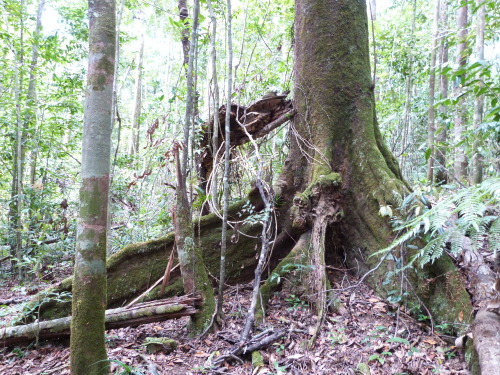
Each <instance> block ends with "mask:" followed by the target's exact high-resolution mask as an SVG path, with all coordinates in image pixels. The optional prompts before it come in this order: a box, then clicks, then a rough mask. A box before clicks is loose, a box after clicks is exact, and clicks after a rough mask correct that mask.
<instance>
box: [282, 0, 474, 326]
mask: <svg viewBox="0 0 500 375" xmlns="http://www.w3.org/2000/svg"><path fill="white" fill-rule="evenodd" d="M367 24H368V22H367V14H366V4H365V1H362V0H357V1H348V0H335V1H334V0H329V1H319V0H300V1H297V2H296V7H295V77H296V78H295V102H294V109H295V110H296V111H297V114H296V115H295V117H294V124H293V127H292V138H291V145H290V154H289V157H288V158H287V160H286V162H285V165H284V166H283V169H282V170H283V172H282V175H281V177H280V180H279V182H278V186H277V187H276V195H277V196H278V197H280V201H282V202H284V204H283V206H282V207H281V208H280V213H279V217H280V218H282V222H281V223H280V225H281V226H280V230H281V231H282V232H287V233H290V234H291V236H292V237H293V239H294V240H295V241H297V240H298V239H300V238H301V237H302V236H304V235H306V236H308V237H309V236H310V240H309V241H308V242H309V245H307V244H306V245H304V244H303V242H304V241H302V247H303V249H305V251H306V252H305V254H303V255H304V256H305V257H308V259H309V264H311V265H313V267H314V272H311V273H310V275H309V282H305V283H304V284H307V285H311V286H313V289H316V290H312V291H310V292H314V294H313V296H319V297H320V298H321V299H318V300H316V301H315V302H316V306H317V309H318V312H319V313H322V310H323V309H324V307H325V300H326V295H325V291H324V290H318V289H321V288H323V287H324V285H325V281H324V277H325V276H324V275H325V272H324V262H325V261H324V260H323V259H325V260H326V258H329V257H332V256H335V254H336V255H338V256H340V257H341V258H345V259H346V262H347V265H348V267H350V268H353V269H355V270H357V272H358V274H359V275H364V274H365V273H367V272H368V271H369V270H371V269H373V268H374V267H375V266H377V264H378V263H379V262H380V257H377V256H371V255H372V254H374V253H375V252H376V251H377V250H378V249H382V248H384V247H386V246H387V245H388V244H389V243H390V242H391V240H392V238H393V236H394V234H393V233H392V229H391V224H390V220H389V219H390V218H389V217H383V216H381V215H380V214H379V212H382V211H381V209H382V208H385V207H387V206H389V207H392V208H396V207H399V206H400V205H401V202H402V200H403V197H404V195H405V194H407V193H409V192H410V191H409V188H408V186H407V184H406V183H405V181H404V180H403V178H402V175H401V172H400V169H399V166H398V165H397V162H396V160H395V159H394V157H393V156H392V154H391V153H390V152H389V150H388V149H387V147H386V146H385V144H384V142H383V140H382V137H381V134H380V130H379V128H378V124H377V120H376V115H375V104H374V94H373V86H372V80H371V75H370V61H369V50H368V30H367ZM292 202H293V203H292ZM324 223H326V228H324V227H323V225H325V224H324ZM279 236H280V234H278V237H279ZM299 242H301V241H300V240H299ZM293 243H294V242H293V241H292V243H291V244H290V245H291V246H292V245H293ZM307 249H310V250H309V252H307ZM323 249H324V252H325V254H323ZM409 251H410V250H408V249H401V250H400V251H398V252H396V253H394V254H393V255H394V257H395V258H396V259H399V261H402V262H404V261H405V259H406V258H407V257H408V256H410V255H411V254H408V252H409ZM389 271H392V272H395V271H397V264H396V262H395V261H391V260H386V261H384V262H381V263H380V266H379V267H378V268H377V269H376V270H374V272H372V273H371V274H370V276H369V277H368V278H367V282H368V283H369V284H371V285H372V286H373V287H374V288H375V289H376V290H377V291H378V292H380V293H381V294H385V293H387V292H389V291H390V288H391V287H390V286H389V285H388V284H387V283H386V284H385V285H384V283H383V281H384V280H385V279H386V277H387V274H388V272H389ZM443 273H448V275H447V277H446V278H444V277H442V275H443ZM408 277H409V278H410V279H411V281H412V282H413V285H415V286H416V287H415V290H416V293H418V298H419V299H420V300H421V301H422V302H423V303H425V304H426V307H427V308H429V310H430V311H432V313H433V314H436V316H437V318H436V320H439V321H443V320H442V319H444V320H446V319H450V321H456V322H459V316H458V314H457V310H454V312H451V311H450V309H448V311H446V309H444V308H443V306H445V305H446V306H457V309H458V308H460V309H462V310H463V312H462V313H463V314H465V316H467V319H469V321H470V319H471V306H470V299H469V296H468V295H467V293H466V291H465V289H464V288H463V284H462V282H461V279H460V275H459V274H458V272H457V270H456V269H455V268H454V266H453V264H452V263H451V260H450V259H449V258H447V257H443V258H441V259H439V261H437V262H436V263H435V264H433V265H429V266H427V267H426V268H425V269H424V270H415V272H409V274H408ZM435 277H437V280H438V281H436V282H437V283H438V284H439V285H437V284H433V285H432V290H431V291H429V290H424V289H425V288H423V286H424V285H427V283H426V282H425V280H427V279H428V278H435ZM421 287H422V288H421ZM450 289H452V290H454V291H456V294H455V295H454V296H450V295H448V296H446V295H445V294H442V291H443V290H450ZM433 293H437V294H439V293H441V294H439V298H435V297H433V296H432V295H433ZM415 298H416V297H415ZM444 301H446V302H444Z"/></svg>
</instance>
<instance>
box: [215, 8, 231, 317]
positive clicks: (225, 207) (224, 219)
mask: <svg viewBox="0 0 500 375" xmlns="http://www.w3.org/2000/svg"><path fill="white" fill-rule="evenodd" d="M232 17H233V16H232V14H231V0H227V53H228V59H227V88H226V90H227V91H226V108H231V97H232V95H231V94H232V92H233V39H232V29H231V22H232ZM215 117H219V114H218V113H217V114H216V116H215ZM224 125H225V126H224V130H225V132H224V138H225V139H224V177H223V179H222V181H223V185H224V193H223V197H224V198H223V209H222V233H221V247H220V273H219V295H218V299H217V314H218V316H219V317H222V316H223V315H224V314H223V311H222V304H223V302H224V282H225V280H226V250H227V213H228V207H229V168H230V164H229V159H230V158H231V155H230V150H231V128H230V126H231V111H230V110H226V118H225V124H224Z"/></svg>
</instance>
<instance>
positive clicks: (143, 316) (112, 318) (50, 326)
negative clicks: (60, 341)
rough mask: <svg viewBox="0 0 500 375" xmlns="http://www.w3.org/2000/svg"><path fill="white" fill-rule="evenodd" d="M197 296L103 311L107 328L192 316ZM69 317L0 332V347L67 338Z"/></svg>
mask: <svg viewBox="0 0 500 375" xmlns="http://www.w3.org/2000/svg"><path fill="white" fill-rule="evenodd" d="M199 301H200V297H188V296H182V297H175V298H168V299H163V300H156V301H152V302H144V303H140V304H137V305H134V306H131V307H120V308H117V309H110V310H106V329H115V328H122V327H135V326H138V325H141V324H147V323H154V322H160V321H163V320H167V319H177V318H180V317H183V316H190V315H193V314H195V313H196V312H197V311H198V310H197V309H195V308H194V307H193V306H194V305H195V303H197V302H199ZM70 325H71V316H68V317H65V318H59V319H54V320H48V321H43V322H35V323H31V324H26V325H22V326H14V327H7V328H4V329H2V330H0V346H12V345H17V344H22V343H29V342H32V341H33V340H40V339H44V340H45V339H54V338H61V337H68V336H69V334H70Z"/></svg>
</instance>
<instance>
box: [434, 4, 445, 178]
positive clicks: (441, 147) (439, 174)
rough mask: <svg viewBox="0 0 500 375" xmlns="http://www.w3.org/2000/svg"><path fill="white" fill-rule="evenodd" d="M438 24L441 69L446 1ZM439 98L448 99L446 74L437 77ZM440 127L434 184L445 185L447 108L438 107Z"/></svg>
mask: <svg viewBox="0 0 500 375" xmlns="http://www.w3.org/2000/svg"><path fill="white" fill-rule="evenodd" d="M439 24H440V27H441V31H440V37H439V65H440V67H441V69H442V68H443V67H444V66H445V65H446V64H448V38H447V31H448V30H447V29H448V0H442V1H441V9H440V12H439ZM439 96H440V99H441V100H445V99H446V98H448V77H447V76H446V74H440V75H439ZM438 113H439V119H440V126H439V128H438V129H439V132H438V134H437V136H436V141H437V147H436V164H437V165H436V166H435V168H434V170H435V172H436V175H435V181H436V183H446V182H447V181H448V173H447V171H446V149H447V145H446V142H447V141H448V124H447V121H446V120H445V118H446V113H447V107H446V106H445V105H442V104H441V105H440V106H439V108H438Z"/></svg>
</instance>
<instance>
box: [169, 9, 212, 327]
mask: <svg viewBox="0 0 500 375" xmlns="http://www.w3.org/2000/svg"><path fill="white" fill-rule="evenodd" d="M180 3H181V2H179V7H180ZM199 7H200V3H199V0H195V2H194V9H193V29H192V35H191V44H190V47H189V59H188V67H187V74H186V75H187V95H186V115H185V121H184V142H183V143H184V144H183V147H182V160H179V153H180V150H177V181H178V187H177V196H176V212H175V220H174V228H175V241H176V248H177V254H178V256H179V265H180V268H181V274H182V283H183V285H184V292H185V293H186V294H188V293H193V292H197V293H200V294H201V295H202V297H203V306H202V307H201V311H200V313H199V314H196V315H194V316H193V317H192V319H191V323H192V325H191V331H192V332H193V333H201V332H203V330H204V329H205V327H206V326H207V325H208V324H209V323H210V320H211V317H212V315H213V312H214V310H215V300H214V295H213V289H212V286H211V285H210V282H209V280H208V274H207V271H206V269H205V265H204V263H203V257H202V253H201V248H200V246H199V244H197V243H196V242H195V236H194V228H193V226H192V212H191V207H190V203H189V200H188V195H187V183H186V182H187V176H188V159H189V147H188V145H189V142H190V138H189V134H190V129H191V126H193V124H192V122H191V120H192V115H193V104H194V100H195V92H194V84H193V77H194V74H195V72H194V54H195V47H194V46H195V45H196V42H195V39H196V38H197V35H198V34H197V33H198V30H197V29H198V15H199Z"/></svg>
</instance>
